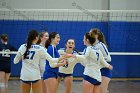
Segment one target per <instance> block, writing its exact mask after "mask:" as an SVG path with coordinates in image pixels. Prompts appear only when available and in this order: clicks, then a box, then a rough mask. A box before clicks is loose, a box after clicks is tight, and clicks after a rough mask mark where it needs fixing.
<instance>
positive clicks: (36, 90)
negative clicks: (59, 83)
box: [32, 80, 42, 93]
mask: <svg viewBox="0 0 140 93" xmlns="http://www.w3.org/2000/svg"><path fill="white" fill-rule="evenodd" d="M32 91H33V93H42V80H37V81H34V82H32Z"/></svg>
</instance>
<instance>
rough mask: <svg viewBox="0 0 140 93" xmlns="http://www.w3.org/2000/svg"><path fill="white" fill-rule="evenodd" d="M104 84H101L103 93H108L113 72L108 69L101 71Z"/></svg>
mask: <svg viewBox="0 0 140 93" xmlns="http://www.w3.org/2000/svg"><path fill="white" fill-rule="evenodd" d="M101 75H102V83H101V93H107V89H108V84H109V82H110V80H111V78H112V71H111V70H109V69H108V68H102V69H101Z"/></svg>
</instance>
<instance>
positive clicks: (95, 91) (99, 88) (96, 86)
mask: <svg viewBox="0 0 140 93" xmlns="http://www.w3.org/2000/svg"><path fill="white" fill-rule="evenodd" d="M100 90H101V86H100V85H95V86H94V89H93V93H100Z"/></svg>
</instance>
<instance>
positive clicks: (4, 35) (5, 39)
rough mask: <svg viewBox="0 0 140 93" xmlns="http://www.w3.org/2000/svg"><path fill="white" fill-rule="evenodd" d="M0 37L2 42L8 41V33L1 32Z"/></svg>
mask: <svg viewBox="0 0 140 93" xmlns="http://www.w3.org/2000/svg"><path fill="white" fill-rule="evenodd" d="M0 38H1V39H2V40H3V41H4V42H7V41H8V35H7V34H2V35H1V36H0Z"/></svg>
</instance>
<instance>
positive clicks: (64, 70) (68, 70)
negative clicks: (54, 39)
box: [58, 48, 78, 74]
mask: <svg viewBox="0 0 140 93" xmlns="http://www.w3.org/2000/svg"><path fill="white" fill-rule="evenodd" d="M58 52H59V54H60V55H63V54H65V49H64V48H62V49H60V50H58ZM76 54H77V53H76V52H75V51H73V55H76ZM67 61H68V65H64V66H60V67H59V72H60V73H64V74H73V69H74V66H75V65H76V64H77V63H78V60H77V59H75V58H68V59H67Z"/></svg>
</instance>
